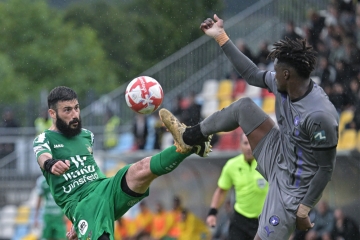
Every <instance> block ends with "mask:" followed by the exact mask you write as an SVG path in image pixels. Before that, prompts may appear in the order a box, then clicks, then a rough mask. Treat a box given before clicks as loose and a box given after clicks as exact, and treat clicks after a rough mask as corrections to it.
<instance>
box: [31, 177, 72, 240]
mask: <svg viewBox="0 0 360 240" xmlns="http://www.w3.org/2000/svg"><path fill="white" fill-rule="evenodd" d="M36 190H37V192H38V200H37V204H36V208H35V216H34V219H35V220H34V225H35V227H38V226H39V219H38V218H39V215H40V214H39V213H40V207H41V203H42V201H43V200H45V201H44V205H43V206H44V212H43V228H42V234H41V239H52V240H62V239H66V225H65V218H64V217H65V216H64V213H63V212H62V211H61V208H60V207H59V206H58V205H56V203H55V201H54V198H53V196H52V195H51V192H50V188H49V185H48V184H47V182H46V179H45V178H44V176H40V177H39V178H38V179H37V181H36Z"/></svg>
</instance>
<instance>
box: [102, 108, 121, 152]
mask: <svg viewBox="0 0 360 240" xmlns="http://www.w3.org/2000/svg"><path fill="white" fill-rule="evenodd" d="M105 122H106V123H105V130H104V149H105V150H109V149H111V148H114V147H116V146H117V144H118V139H119V126H120V118H119V117H118V116H116V115H115V114H114V113H113V111H111V110H110V109H108V110H107V111H106V115H105Z"/></svg>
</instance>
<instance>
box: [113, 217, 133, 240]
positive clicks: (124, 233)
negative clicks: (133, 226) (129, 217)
mask: <svg viewBox="0 0 360 240" xmlns="http://www.w3.org/2000/svg"><path fill="white" fill-rule="evenodd" d="M128 235H129V234H128V229H127V226H126V220H125V219H124V218H123V217H121V218H119V219H118V220H116V221H115V230H114V239H115V240H130V238H129V237H128Z"/></svg>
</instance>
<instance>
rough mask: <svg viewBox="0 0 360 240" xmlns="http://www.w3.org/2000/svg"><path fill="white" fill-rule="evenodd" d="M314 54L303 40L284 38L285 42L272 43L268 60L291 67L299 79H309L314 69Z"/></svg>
mask: <svg viewBox="0 0 360 240" xmlns="http://www.w3.org/2000/svg"><path fill="white" fill-rule="evenodd" d="M316 54H317V53H316V52H315V51H314V50H313V48H312V47H311V46H308V45H306V40H305V39H296V40H292V39H290V38H288V37H285V40H280V41H279V42H276V43H274V47H273V49H272V51H271V52H270V53H269V55H268V58H271V59H272V60H274V59H275V58H277V59H278V62H279V63H285V64H288V65H290V66H292V67H293V68H294V69H295V70H296V72H297V73H298V75H299V76H300V77H303V78H309V77H310V73H311V72H312V71H313V70H314V68H315V63H316Z"/></svg>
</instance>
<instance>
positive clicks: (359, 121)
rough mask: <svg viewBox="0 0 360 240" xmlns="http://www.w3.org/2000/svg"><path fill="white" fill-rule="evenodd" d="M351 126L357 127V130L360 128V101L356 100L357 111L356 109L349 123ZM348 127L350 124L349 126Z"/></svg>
mask: <svg viewBox="0 0 360 240" xmlns="http://www.w3.org/2000/svg"><path fill="white" fill-rule="evenodd" d="M349 126H350V128H353V129H355V130H356V131H359V130H360V101H357V102H356V105H355V111H354V117H353V119H352V121H351V123H350V124H349ZM347 128H348V126H347Z"/></svg>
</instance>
